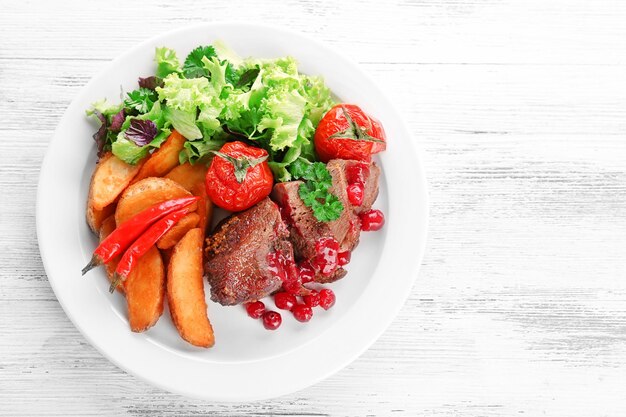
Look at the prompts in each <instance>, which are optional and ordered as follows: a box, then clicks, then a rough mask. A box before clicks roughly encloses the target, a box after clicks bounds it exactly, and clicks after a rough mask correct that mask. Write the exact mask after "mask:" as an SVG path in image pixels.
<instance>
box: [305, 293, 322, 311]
mask: <svg viewBox="0 0 626 417" xmlns="http://www.w3.org/2000/svg"><path fill="white" fill-rule="evenodd" d="M302 300H303V301H304V304H306V305H308V306H309V307H317V306H318V305H320V294H319V293H318V292H317V291H315V290H311V293H310V294H308V295H305V296H303V297H302Z"/></svg>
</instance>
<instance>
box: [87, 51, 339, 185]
mask: <svg viewBox="0 0 626 417" xmlns="http://www.w3.org/2000/svg"><path fill="white" fill-rule="evenodd" d="M155 62H156V71H155V76H156V77H153V78H155V80H158V83H156V82H155V83H154V84H155V87H154V95H155V96H156V97H155V96H153V95H152V94H153V93H151V92H150V91H149V90H146V89H139V90H135V91H133V92H131V93H129V95H128V98H127V99H126V101H125V102H124V103H123V104H122V105H110V104H109V103H106V102H99V103H95V104H94V106H93V110H92V114H94V115H95V116H97V117H98V119H100V120H102V119H104V120H105V121H106V122H107V123H106V126H105V127H106V128H108V127H109V126H110V125H111V119H112V118H113V117H116V118H117V119H116V123H115V128H116V129H117V130H116V131H114V132H108V133H107V136H106V138H108V141H107V142H105V143H106V146H109V147H110V148H111V149H112V151H113V153H114V154H116V155H117V156H118V157H120V158H121V159H123V160H125V161H126V162H128V163H136V162H137V161H139V160H140V159H141V158H142V157H144V156H146V155H147V154H148V153H149V152H150V149H153V148H155V147H158V146H160V144H161V143H162V142H163V141H164V140H165V138H166V137H167V136H166V135H169V133H170V132H171V130H172V129H176V130H177V131H178V132H179V133H181V134H182V135H183V136H184V137H185V138H186V139H187V142H186V143H185V145H184V149H183V150H182V151H181V153H180V158H179V159H180V161H181V163H182V162H186V161H190V162H192V163H196V162H198V161H204V160H206V159H208V158H210V157H211V151H214V150H218V149H219V148H220V147H221V146H222V145H223V143H224V142H225V141H228V140H245V141H247V142H248V143H256V144H257V146H259V147H262V148H264V149H266V150H267V151H268V153H269V164H270V167H271V168H272V171H273V173H274V176H275V178H276V180H278V181H289V180H290V179H291V178H292V174H291V172H290V169H289V167H290V165H292V164H293V163H294V162H295V161H296V160H298V159H299V158H300V159H304V160H308V161H310V162H314V161H316V160H317V158H316V155H315V151H314V146H313V136H314V134H315V128H316V127H317V125H318V123H319V121H320V119H321V118H322V117H323V115H324V114H325V113H326V112H327V111H328V110H329V109H330V108H331V107H332V106H333V105H334V104H335V103H334V100H333V98H332V95H331V92H330V90H329V89H328V87H326V85H325V84H324V82H323V80H322V79H321V78H319V77H311V76H307V75H304V74H301V73H300V72H299V71H298V65H297V62H296V60H295V59H293V58H292V57H282V58H276V59H252V58H247V59H243V58H241V57H240V56H238V55H237V54H236V53H234V52H233V51H232V50H230V49H229V48H228V47H227V46H225V45H224V44H223V43H221V42H215V43H214V44H213V45H208V46H199V47H197V48H195V49H194V50H193V51H191V52H190V53H189V55H187V57H186V59H185V60H184V61H183V62H184V63H183V64H181V61H180V60H179V59H178V57H177V54H176V51H174V50H172V49H169V48H165V47H163V48H156V51H155ZM122 117H124V118H125V119H124V122H123V123H122V124H121V128H120V121H121V118H122ZM134 119H139V120H151V121H153V122H154V124H155V126H156V127H157V129H158V133H157V135H156V137H155V138H154V139H153V140H152V142H150V143H149V144H147V145H143V146H138V145H137V144H136V143H134V142H133V141H129V140H128V137H127V135H125V131H126V130H127V129H128V128H129V126H130V124H131V122H132V120H134ZM120 129H121V130H120ZM101 130H103V131H104V129H101ZM118 142H119V143H118Z"/></svg>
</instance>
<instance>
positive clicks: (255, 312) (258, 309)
mask: <svg viewBox="0 0 626 417" xmlns="http://www.w3.org/2000/svg"><path fill="white" fill-rule="evenodd" d="M246 311H247V312H248V315H249V316H250V317H252V318H253V319H258V318H259V317H261V316H262V315H263V312H264V311H265V304H263V303H262V302H261V301H253V302H251V303H248V304H246Z"/></svg>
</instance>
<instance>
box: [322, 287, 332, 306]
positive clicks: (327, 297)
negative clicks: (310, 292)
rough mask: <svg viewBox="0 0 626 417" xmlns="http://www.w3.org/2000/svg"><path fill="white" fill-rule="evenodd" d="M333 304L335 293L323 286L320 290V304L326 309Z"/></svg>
mask: <svg viewBox="0 0 626 417" xmlns="http://www.w3.org/2000/svg"><path fill="white" fill-rule="evenodd" d="M334 304H335V293H334V292H333V290H329V289H328V288H324V289H323V290H321V291H320V306H322V308H323V309H324V310H328V309H329V308H331V307H332V306H333V305H334Z"/></svg>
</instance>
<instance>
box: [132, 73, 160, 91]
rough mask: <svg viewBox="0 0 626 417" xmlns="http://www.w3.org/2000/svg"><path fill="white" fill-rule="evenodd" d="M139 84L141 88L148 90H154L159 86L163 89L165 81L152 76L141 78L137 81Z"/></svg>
mask: <svg viewBox="0 0 626 417" xmlns="http://www.w3.org/2000/svg"><path fill="white" fill-rule="evenodd" d="M137 83H138V84H139V87H143V88H147V89H149V90H154V89H155V88H157V87H159V86H161V87H162V86H163V80H162V79H160V78H159V77H157V76H156V75H152V76H150V77H146V78H143V77H139V80H137Z"/></svg>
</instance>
